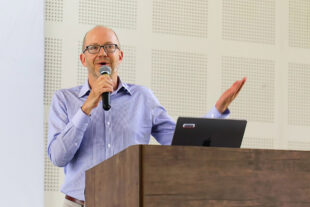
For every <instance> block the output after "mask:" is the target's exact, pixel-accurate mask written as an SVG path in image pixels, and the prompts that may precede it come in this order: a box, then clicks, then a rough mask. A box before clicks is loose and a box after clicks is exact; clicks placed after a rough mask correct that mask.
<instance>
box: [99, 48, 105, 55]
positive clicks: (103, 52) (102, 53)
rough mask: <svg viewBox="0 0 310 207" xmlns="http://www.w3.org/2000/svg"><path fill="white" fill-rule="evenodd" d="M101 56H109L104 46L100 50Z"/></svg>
mask: <svg viewBox="0 0 310 207" xmlns="http://www.w3.org/2000/svg"><path fill="white" fill-rule="evenodd" d="M98 55H99V56H101V55H102V56H107V53H106V52H105V51H104V49H103V47H100V49H99V52H98Z"/></svg>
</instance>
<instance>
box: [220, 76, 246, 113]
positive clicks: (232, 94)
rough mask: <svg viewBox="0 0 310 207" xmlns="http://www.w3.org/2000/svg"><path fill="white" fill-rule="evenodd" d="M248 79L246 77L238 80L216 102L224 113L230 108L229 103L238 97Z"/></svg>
mask: <svg viewBox="0 0 310 207" xmlns="http://www.w3.org/2000/svg"><path fill="white" fill-rule="evenodd" d="M245 81H246V77H244V78H243V79H242V80H237V81H236V82H235V83H234V84H233V85H232V86H231V87H230V88H229V89H227V90H226V91H225V92H224V93H223V94H222V95H221V97H220V98H219V100H218V101H217V102H216V104H215V107H216V109H217V110H218V111H219V112H220V113H221V114H222V113H224V111H226V109H227V108H228V106H229V104H230V103H231V102H232V101H233V100H234V99H235V98H236V96H237V95H238V93H239V92H240V90H241V88H242V86H243V85H244V83H245Z"/></svg>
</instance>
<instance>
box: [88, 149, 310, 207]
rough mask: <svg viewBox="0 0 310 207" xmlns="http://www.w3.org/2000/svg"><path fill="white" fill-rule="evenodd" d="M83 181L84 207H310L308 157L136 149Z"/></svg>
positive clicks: (279, 153)
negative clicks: (84, 191)
mask: <svg viewBox="0 0 310 207" xmlns="http://www.w3.org/2000/svg"><path fill="white" fill-rule="evenodd" d="M86 176H87V177H86V179H87V180H86V182H87V183H86V186H87V187H86V188H87V189H86V202H87V207H106V206H109V207H123V206H130V207H155V206H156V207H158V206H161V207H188V206H192V207H198V206H199V207H201V206H206V207H263V206H264V207H276V206H279V207H306V206H307V207H308V206H310V152H302V151H284V150H258V149H257V150H256V149H232V148H206V147H184V146H158V145H157V146H155V145H140V146H132V147H129V148H127V149H126V150H125V151H122V152H121V153H119V154H117V155H115V156H114V157H112V158H111V159H109V160H106V161H105V162H103V163H101V164H99V165H98V166H96V167H94V168H92V169H90V170H89V171H87V173H86ZM92 185H93V186H92ZM93 204H94V205H93Z"/></svg>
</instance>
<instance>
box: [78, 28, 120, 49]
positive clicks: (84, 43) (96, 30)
mask: <svg viewBox="0 0 310 207" xmlns="http://www.w3.org/2000/svg"><path fill="white" fill-rule="evenodd" d="M99 30H100V31H101V32H107V33H109V32H110V33H111V32H112V33H113V36H114V38H115V40H116V42H117V45H118V47H119V48H120V47H121V45H120V42H119V39H118V36H117V35H116V33H115V32H114V30H112V29H111V28H108V27H105V26H103V25H97V26H95V27H94V28H92V29H91V30H89V31H88V32H86V34H85V35H84V38H83V46H82V52H83V50H84V49H85V47H86V44H87V43H88V36H89V35H92V34H93V33H97V32H98V31H99Z"/></svg>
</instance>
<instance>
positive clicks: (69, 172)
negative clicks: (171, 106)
mask: <svg viewBox="0 0 310 207" xmlns="http://www.w3.org/2000/svg"><path fill="white" fill-rule="evenodd" d="M89 92H90V88H89V85H88V81H87V82H85V84H84V85H81V86H77V87H74V88H70V89H62V90H59V91H57V92H56V93H55V94H54V96H53V99H52V103H51V108H50V115H49V130H48V155H49V158H50V159H51V161H52V162H53V164H54V165H56V166H59V167H64V172H65V181H64V184H63V185H62V188H61V191H62V192H63V193H64V194H66V195H69V196H71V197H74V198H76V199H79V200H85V198H84V188H85V171H86V170H87V169H89V168H91V167H93V166H95V165H97V164H99V163H100V162H102V161H104V160H106V159H108V158H109V157H112V156H113V155H115V154H117V153H118V152H120V151H122V150H124V149H126V148H127V147H128V146H131V145H136V144H148V143H149V141H150V135H152V136H153V137H154V138H155V139H156V140H157V141H158V142H159V143H160V144H162V145H169V144H171V141H172V137H173V133H174V128H175V122H174V121H173V119H172V118H171V117H170V116H169V115H168V114H167V112H166V110H165V109H164V108H163V107H162V106H161V105H160V103H159V101H158V100H157V99H156V97H155V96H154V94H153V93H152V91H151V90H150V89H148V88H145V87H143V86H138V85H134V84H126V83H122V81H121V80H120V79H119V86H118V89H117V90H115V91H114V92H113V93H112V94H111V109H110V110H109V111H105V110H103V108H102V103H101V101H100V103H99V105H98V107H97V108H94V109H93V110H92V112H91V116H87V115H86V114H85V113H84V112H83V111H82V110H81V106H82V105H83V103H84V102H85V101H86V99H87V97H88V94H89ZM176 104H177V103H176ZM228 114H229V111H228V110H227V111H226V112H225V113H224V114H220V113H219V112H218V111H217V110H216V108H215V107H213V108H212V110H211V111H210V112H209V113H208V114H207V115H206V116H205V117H212V118H225V117H226V116H227V115H228Z"/></svg>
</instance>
